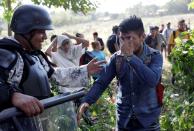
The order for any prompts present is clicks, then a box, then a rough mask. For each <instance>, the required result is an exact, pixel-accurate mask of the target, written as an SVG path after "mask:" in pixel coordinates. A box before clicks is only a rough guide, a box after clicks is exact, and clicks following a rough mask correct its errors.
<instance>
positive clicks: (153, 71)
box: [77, 16, 163, 131]
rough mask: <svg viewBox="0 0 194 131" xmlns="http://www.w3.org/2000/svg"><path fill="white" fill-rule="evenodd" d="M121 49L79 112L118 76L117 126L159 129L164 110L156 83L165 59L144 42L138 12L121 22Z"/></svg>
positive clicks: (141, 130)
mask: <svg viewBox="0 0 194 131" xmlns="http://www.w3.org/2000/svg"><path fill="white" fill-rule="evenodd" d="M119 28H120V31H121V35H120V42H121V43H120V44H121V49H120V51H118V52H116V53H115V54H114V55H112V57H111V58H110V61H109V63H108V64H107V65H106V66H105V68H104V69H103V71H102V72H101V74H100V77H99V78H98V79H97V80H96V81H95V82H94V84H93V86H92V87H91V89H90V91H89V92H88V93H87V94H86V96H85V97H84V100H83V103H82V104H81V106H80V110H79V112H78V116H77V119H78V123H79V122H80V118H81V116H82V114H83V112H85V110H87V109H88V108H89V107H90V105H91V104H93V103H95V102H96V101H97V100H98V98H99V97H100V96H101V95H102V93H103V92H104V90H105V89H106V88H107V87H108V85H109V83H110V82H111V81H112V80H113V79H114V77H116V76H117V78H118V87H117V93H116V95H117V97H116V98H117V100H116V111H117V112H116V115H117V126H116V128H117V130H118V131H159V130H160V126H159V121H158V120H159V116H160V111H161V106H160V103H158V98H157V93H156V85H157V83H158V82H159V80H160V77H161V72H162V65H163V60H162V56H161V54H160V52H159V51H157V50H155V49H152V48H150V47H148V46H147V44H145V43H144V39H145V33H144V27H143V22H142V20H141V18H139V17H137V16H131V17H130V18H127V19H124V20H123V21H122V22H121V23H120V25H119Z"/></svg>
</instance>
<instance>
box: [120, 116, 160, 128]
mask: <svg viewBox="0 0 194 131" xmlns="http://www.w3.org/2000/svg"><path fill="white" fill-rule="evenodd" d="M117 131H160V125H159V121H158V120H157V121H156V122H154V123H153V124H151V125H150V126H149V127H146V128H145V127H143V126H142V125H141V123H140V122H139V121H138V120H137V119H136V118H132V119H130V121H129V123H128V124H127V127H126V128H118V129H117Z"/></svg>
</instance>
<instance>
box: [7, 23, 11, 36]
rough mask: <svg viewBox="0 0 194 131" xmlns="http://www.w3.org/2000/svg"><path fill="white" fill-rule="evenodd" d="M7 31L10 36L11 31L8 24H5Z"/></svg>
mask: <svg viewBox="0 0 194 131" xmlns="http://www.w3.org/2000/svg"><path fill="white" fill-rule="evenodd" d="M7 32H8V36H12V32H11V29H10V24H8V25H7Z"/></svg>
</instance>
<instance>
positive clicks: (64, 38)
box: [56, 35, 70, 48]
mask: <svg viewBox="0 0 194 131" xmlns="http://www.w3.org/2000/svg"><path fill="white" fill-rule="evenodd" d="M56 39H57V48H59V47H61V46H62V44H63V42H64V41H70V38H69V37H68V36H66V35H57V38H56Z"/></svg>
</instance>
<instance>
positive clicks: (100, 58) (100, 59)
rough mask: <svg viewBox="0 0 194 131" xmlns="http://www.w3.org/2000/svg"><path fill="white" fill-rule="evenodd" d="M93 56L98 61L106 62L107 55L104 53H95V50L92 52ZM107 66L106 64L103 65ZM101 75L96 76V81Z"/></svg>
mask: <svg viewBox="0 0 194 131" xmlns="http://www.w3.org/2000/svg"><path fill="white" fill-rule="evenodd" d="M91 53H92V55H93V56H94V57H95V58H96V59H97V60H98V61H102V60H106V59H105V54H104V52H103V51H101V50H99V51H95V50H93V51H92V52H91ZM103 66H105V64H104V65H103ZM99 76H100V75H99V74H98V73H97V74H94V75H93V77H94V78H95V79H96V78H98V77H99Z"/></svg>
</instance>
